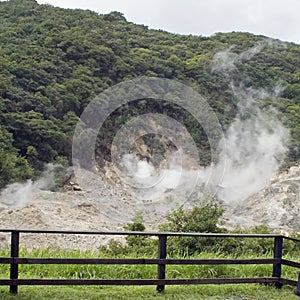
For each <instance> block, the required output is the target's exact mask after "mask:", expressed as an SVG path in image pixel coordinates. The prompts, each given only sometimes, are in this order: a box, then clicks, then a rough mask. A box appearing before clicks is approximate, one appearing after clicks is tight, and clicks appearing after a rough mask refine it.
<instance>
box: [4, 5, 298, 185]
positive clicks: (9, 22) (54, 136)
mask: <svg viewBox="0 0 300 300" xmlns="http://www.w3.org/2000/svg"><path fill="white" fill-rule="evenodd" d="M0 18H1V28H0V31H1V32H0V42H1V47H0V133H1V134H0V170H1V178H0V187H3V186H4V185H5V184H7V183H10V182H14V181H19V180H25V179H27V178H30V177H31V176H32V175H33V173H36V172H37V171H39V170H41V169H42V167H43V164H44V163H49V162H54V161H55V160H56V159H57V158H58V157H65V158H66V159H67V160H68V161H69V163H70V162H71V142H72V135H73V130H74V127H75V124H76V123H77V121H78V118H79V116H80V115H81V113H82V111H83V110H84V108H85V107H86V105H87V104H88V103H89V102H90V101H91V100H92V99H93V98H94V97H95V96H96V95H97V94H98V93H100V92H102V91H103V90H105V89H106V88H107V87H109V86H112V85H114V84H116V83H119V82H121V81H124V80H127V79H132V78H136V77H138V76H156V77H164V78H170V79H176V80H179V81H181V82H183V83H185V84H187V85H189V86H191V87H193V88H194V89H196V90H197V91H198V92H200V93H201V94H202V95H204V96H205V97H206V98H207V100H208V102H209V104H210V106H211V107H212V108H213V109H214V111H215V112H216V114H217V116H218V118H219V119H220V123H221V124H222V126H224V128H226V127H227V126H228V125H229V124H230V123H231V122H232V120H233V118H234V116H235V113H236V99H235V97H234V95H233V93H232V90H231V89H230V88H229V86H230V79H229V78H228V77H226V76H224V74H216V73H213V72H212V71H211V68H212V63H213V57H214V55H215V54H216V53H217V52H219V51H225V50H227V49H229V48H230V47H231V51H232V52H233V53H235V54H240V53H242V52H243V51H245V50H248V49H249V48H251V47H253V46H255V45H257V43H259V42H261V41H263V40H264V39H265V37H263V36H256V35H252V34H248V33H239V32H232V33H226V34H222V33H218V34H216V35H214V36H212V37H210V38H207V37H201V36H192V35H188V36H182V35H175V34H170V33H167V32H164V31H161V30H149V29H148V28H147V26H143V25H136V24H133V23H130V22H127V21H126V19H125V18H124V16H123V15H122V13H119V12H112V13H110V14H107V15H99V14H97V13H95V12H92V11H88V10H85V11H84V10H78V9H77V10H70V9H61V8H55V7H52V6H50V5H39V4H38V3H37V2H36V1H34V0H10V1H5V2H0ZM278 43H279V42H278V41H274V40H273V41H271V40H270V41H269V44H268V47H264V48H262V49H261V51H260V52H258V53H256V54H253V56H252V58H251V59H250V60H244V61H243V60H240V61H238V62H237V64H236V65H237V69H236V70H235V72H234V76H235V80H236V81H239V80H240V81H243V82H244V84H245V85H246V86H253V87H254V88H257V89H259V88H265V89H268V90H272V89H273V88H274V87H275V86H277V85H278V83H280V85H281V86H284V87H285V91H284V93H283V94H282V98H281V99H279V101H278V102H277V103H276V104H275V106H276V107H277V109H278V110H279V116H280V118H281V119H282V121H283V122H284V123H285V125H286V126H287V127H289V128H290V129H291V134H292V138H291V142H290V145H289V149H290V151H289V155H288V158H287V160H286V164H285V165H286V166H289V165H292V164H295V163H296V162H299V158H300V152H299V141H300V119H299V114H300V88H299V87H300V72H299V69H300V46H299V45H295V44H292V43H285V44H284V46H283V47H281V46H280V47H278ZM279 44H280V43H279ZM245 78H246V79H247V80H246V81H245ZM150 102H151V101H150ZM151 103H152V104H151V105H150V104H149V101H148V103H147V102H141V103H139V105H132V106H129V107H128V108H126V109H125V108H123V111H122V114H120V112H119V115H120V116H121V117H120V118H116V117H115V116H116V115H117V114H118V112H116V114H113V116H112V118H111V119H110V120H107V122H106V127H105V128H104V129H103V131H102V133H100V138H101V139H100V140H101V141H100V142H99V145H98V149H97V153H98V154H99V156H102V157H104V158H105V159H109V149H110V142H111V139H112V137H113V133H114V130H113V128H118V126H120V125H121V124H122V122H124V120H125V119H128V118H129V116H134V115H135V114H137V113H145V112H150V111H152V112H153V111H155V112H161V113H165V114H168V115H170V116H173V117H174V116H175V117H176V120H182V121H183V122H185V124H187V125H189V128H190V131H191V132H192V135H193V137H194V139H195V141H196V143H197V145H198V147H199V149H201V151H202V152H201V153H202V155H203V157H207V158H206V159H205V160H206V163H208V162H209V156H207V155H206V154H207V153H208V152H209V151H208V148H209V145H208V142H207V139H206V138H205V134H204V133H203V131H202V129H201V128H199V129H198V128H197V124H196V123H195V122H194V121H193V120H192V119H190V118H189V117H188V115H186V114H185V113H184V112H182V111H181V110H180V109H176V107H174V106H172V105H163V104H157V103H154V102H151Z"/></svg>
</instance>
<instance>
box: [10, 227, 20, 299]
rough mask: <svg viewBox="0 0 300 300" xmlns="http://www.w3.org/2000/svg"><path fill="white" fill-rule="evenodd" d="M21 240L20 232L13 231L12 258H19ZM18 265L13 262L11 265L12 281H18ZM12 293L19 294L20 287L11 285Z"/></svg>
mask: <svg viewBox="0 0 300 300" xmlns="http://www.w3.org/2000/svg"><path fill="white" fill-rule="evenodd" d="M19 238H20V232H19V231H12V232H11V244H10V257H11V258H14V257H19ZM18 271H19V268H18V264H16V263H14V262H11V264H10V279H18V276H19V274H18ZM10 292H11V293H12V294H17V293H18V285H13V284H11V285H10Z"/></svg>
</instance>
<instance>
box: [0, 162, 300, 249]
mask: <svg viewBox="0 0 300 300" xmlns="http://www.w3.org/2000/svg"><path fill="white" fill-rule="evenodd" d="M82 175H83V176H82V177H81V181H80V186H79V185H77V184H76V183H72V182H71V183H69V185H68V186H66V187H65V188H64V189H63V190H61V191H59V192H50V191H45V190H40V189H38V188H35V187H34V185H33V187H32V190H31V191H30V195H29V199H28V203H27V204H26V205H23V207H15V206H10V205H7V204H2V205H1V206H0V228H2V229H4V228H6V229H47V230H52V229H58V230H76V231H77V230H83V231H110V230H112V231H121V230H123V226H124V225H126V224H127V223H128V222H130V220H131V219H132V218H133V217H134V216H135V214H136V212H137V211H143V216H144V221H145V225H146V227H147V229H148V230H156V229H157V225H158V224H159V223H160V222H162V221H163V218H164V216H165V214H166V212H167V211H168V207H169V206H168V203H167V202H164V203H151V202H150V201H148V202H147V201H137V200H136V199H135V198H134V197H133V196H132V195H131V194H130V193H129V192H128V190H127V189H126V188H125V187H124V186H123V185H122V184H121V183H120V182H117V183H116V180H115V179H114V174H112V173H110V172H107V173H106V175H104V174H94V173H90V172H86V173H84V174H82ZM299 213H300V167H292V168H290V170H289V171H287V172H284V173H280V174H277V175H276V176H274V178H272V180H271V182H270V185H269V186H268V187H266V188H264V189H263V190H261V191H260V192H259V193H257V194H255V195H253V196H251V197H250V198H248V199H246V200H244V201H243V202H240V203H236V204H233V205H231V206H227V209H226V213H225V214H224V217H223V219H222V220H221V224H222V225H223V226H225V227H228V228H234V227H236V226H240V227H245V228H249V227H252V226H254V225H259V224H266V225H268V226H269V227H271V228H274V229H275V230H276V231H279V232H291V231H294V230H296V231H300V219H299V218H298V216H299ZM110 238H111V236H109V235H105V236H88V237H86V236H80V235H75V236H74V235H67V236H64V235H48V234H47V235H34V234H23V235H22V238H21V242H22V243H23V244H26V246H27V247H30V248H32V247H38V246H41V245H43V246H47V245H55V246H58V247H64V248H78V247H80V248H82V249H87V248H98V247H99V246H100V245H103V244H105V243H106V242H107V241H108V240H109V239H110ZM8 243H9V236H8V235H7V234H1V235H0V245H2V246H5V245H7V244H8Z"/></svg>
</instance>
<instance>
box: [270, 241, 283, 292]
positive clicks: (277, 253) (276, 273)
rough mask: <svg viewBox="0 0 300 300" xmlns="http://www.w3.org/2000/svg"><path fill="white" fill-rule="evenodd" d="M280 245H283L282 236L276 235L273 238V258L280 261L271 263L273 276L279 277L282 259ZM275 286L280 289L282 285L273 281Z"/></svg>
mask: <svg viewBox="0 0 300 300" xmlns="http://www.w3.org/2000/svg"><path fill="white" fill-rule="evenodd" d="M282 247H283V237H282V236H277V237H275V239H274V249H273V251H274V258H279V259H280V263H279V264H277V263H274V264H273V275H272V276H273V277H279V278H281V259H282ZM275 286H276V288H278V289H280V288H281V287H282V283H280V282H276V283H275Z"/></svg>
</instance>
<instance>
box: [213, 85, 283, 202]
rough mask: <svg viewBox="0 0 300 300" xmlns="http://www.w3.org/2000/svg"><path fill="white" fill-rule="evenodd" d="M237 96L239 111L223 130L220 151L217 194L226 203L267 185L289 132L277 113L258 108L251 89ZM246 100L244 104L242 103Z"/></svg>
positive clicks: (276, 167) (247, 195) (243, 197)
mask: <svg viewBox="0 0 300 300" xmlns="http://www.w3.org/2000/svg"><path fill="white" fill-rule="evenodd" d="M256 92H257V91H256ZM239 96H240V97H243V99H242V100H241V101H240V107H239V113H238V115H237V117H236V119H235V121H234V122H233V123H232V124H231V126H230V127H229V129H228V130H227V132H226V136H225V139H226V150H225V151H223V152H222V153H221V154H220V160H222V161H223V162H225V164H226V168H225V172H224V177H223V180H222V182H221V184H220V190H219V192H218V196H219V198H221V199H222V200H224V201H225V202H227V203H231V202H238V201H241V200H244V199H246V198H247V197H249V196H251V195H253V194H254V193H256V192H258V191H259V190H261V189H262V188H264V187H265V186H266V185H268V183H269V180H270V178H271V177H272V175H273V174H274V172H276V171H277V170H278V168H279V166H280V164H281V163H282V161H283V159H284V157H285V154H286V152H287V150H288V149H287V144H288V141H289V131H288V130H287V129H286V128H285V127H284V126H283V125H282V124H281V122H280V121H279V120H278V118H277V112H276V111H275V110H274V109H268V110H265V111H263V110H261V109H259V106H258V103H257V102H256V101H255V98H254V96H255V95H254V91H253V90H252V89H244V90H243V93H240V95H239ZM261 96H263V93H262V94H261ZM244 97H246V98H244ZM245 99H246V100H247V106H245V105H241V103H243V102H244V100H245ZM260 99H261V98H260ZM217 167H218V166H217Z"/></svg>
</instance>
